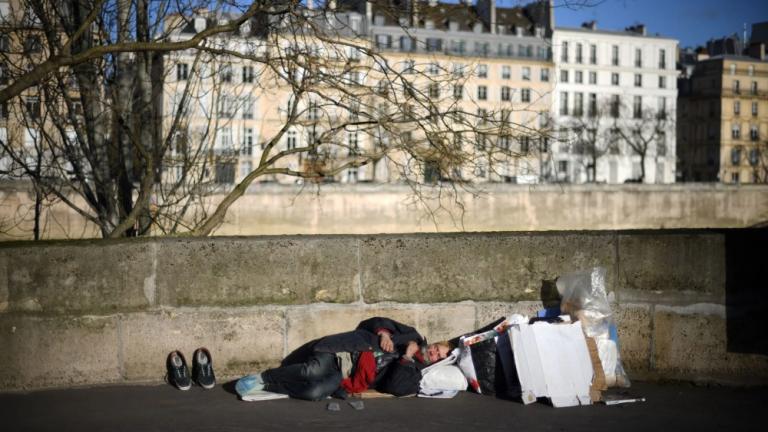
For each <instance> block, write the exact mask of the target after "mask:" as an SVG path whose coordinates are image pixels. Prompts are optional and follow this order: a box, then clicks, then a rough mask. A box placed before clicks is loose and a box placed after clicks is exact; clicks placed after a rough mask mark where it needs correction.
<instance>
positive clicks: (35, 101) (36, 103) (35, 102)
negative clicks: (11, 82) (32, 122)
mask: <svg viewBox="0 0 768 432" xmlns="http://www.w3.org/2000/svg"><path fill="white" fill-rule="evenodd" d="M24 107H25V108H26V111H27V115H28V116H29V118H31V119H38V118H40V98H39V97H37V96H27V97H26V98H24Z"/></svg>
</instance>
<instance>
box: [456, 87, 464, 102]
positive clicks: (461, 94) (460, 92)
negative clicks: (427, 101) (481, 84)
mask: <svg viewBox="0 0 768 432" xmlns="http://www.w3.org/2000/svg"><path fill="white" fill-rule="evenodd" d="M463 97H464V86H463V85H461V84H454V86H453V98H454V99H456V100H461V99H462V98H463Z"/></svg>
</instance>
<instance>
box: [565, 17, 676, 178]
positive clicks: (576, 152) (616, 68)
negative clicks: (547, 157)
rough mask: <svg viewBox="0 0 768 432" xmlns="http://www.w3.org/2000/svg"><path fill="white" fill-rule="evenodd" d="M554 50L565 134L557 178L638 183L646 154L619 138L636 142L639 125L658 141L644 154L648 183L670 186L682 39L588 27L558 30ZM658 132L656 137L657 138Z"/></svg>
mask: <svg viewBox="0 0 768 432" xmlns="http://www.w3.org/2000/svg"><path fill="white" fill-rule="evenodd" d="M552 49H553V60H554V63H555V70H556V73H555V77H554V78H555V90H554V95H553V105H552V110H553V118H554V119H555V123H556V125H557V130H558V133H559V136H560V140H559V142H558V143H557V144H555V145H554V146H553V147H554V149H553V150H554V157H553V163H554V166H553V167H552V169H553V171H554V174H555V177H556V178H557V180H559V181H567V182H574V183H581V182H586V181H596V182H607V183H623V182H625V181H627V180H636V179H639V178H640V175H641V172H642V170H641V156H640V155H638V154H637V151H635V150H633V149H632V148H631V147H630V146H629V145H627V143H626V141H625V140H624V139H622V138H621V137H622V134H621V133H620V132H621V131H624V132H625V133H626V134H627V135H629V136H631V133H632V132H634V131H633V130H632V128H633V127H637V126H638V125H641V124H642V129H643V130H647V129H650V131H649V136H652V137H653V139H652V140H651V141H652V142H649V143H648V145H647V151H646V152H645V163H644V166H645V178H644V182H645V183H673V182H674V181H675V160H676V158H675V135H676V134H675V124H674V118H675V115H674V112H675V106H676V101H677V72H676V69H675V58H676V50H677V40H675V39H669V38H663V37H658V36H648V35H646V34H645V27H644V26H636V27H633V28H629V29H627V30H626V31H604V30H597V29H596V28H595V25H594V23H591V24H585V25H584V26H583V27H582V28H563V27H556V28H555V31H554V34H553V36H552ZM657 116H662V117H661V118H662V119H664V120H663V121H658V118H659V117H657ZM655 129H659V133H653V132H652V130H655ZM593 136H594V137H596V140H593V139H591V137H593ZM584 142H587V143H588V144H586V145H584ZM593 142H594V143H595V144H592V143H593ZM644 147H645V146H644ZM593 149H594V150H595V151H594V152H593V151H592V150H593ZM593 153H594V154H597V157H595V155H594V154H593ZM590 155H591V156H590ZM594 161H596V164H595V165H596V168H595V169H594V170H593V169H592V168H591V165H592V164H593V163H594ZM593 171H594V175H595V178H594V179H593V178H591V177H592V175H593Z"/></svg>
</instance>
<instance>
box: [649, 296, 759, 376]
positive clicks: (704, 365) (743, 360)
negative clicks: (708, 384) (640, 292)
mask: <svg viewBox="0 0 768 432" xmlns="http://www.w3.org/2000/svg"><path fill="white" fill-rule="evenodd" d="M691 309H692V308H669V307H657V308H656V312H655V314H654V332H653V338H654V365H655V369H656V371H657V372H658V373H659V375H660V376H663V377H667V378H673V379H691V380H697V381H710V380H717V381H728V382H741V383H750V384H757V383H763V384H765V383H766V382H768V356H765V355H759V354H740V353H733V352H728V349H727V337H726V318H725V316H724V314H721V313H706V311H696V310H691Z"/></svg>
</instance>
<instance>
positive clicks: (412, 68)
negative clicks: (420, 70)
mask: <svg viewBox="0 0 768 432" xmlns="http://www.w3.org/2000/svg"><path fill="white" fill-rule="evenodd" d="M401 65H402V67H401V69H402V72H403V73H404V74H413V73H416V62H415V61H414V60H405V61H404V62H403V63H402V64H401Z"/></svg>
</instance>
